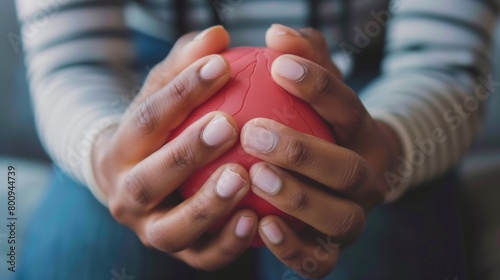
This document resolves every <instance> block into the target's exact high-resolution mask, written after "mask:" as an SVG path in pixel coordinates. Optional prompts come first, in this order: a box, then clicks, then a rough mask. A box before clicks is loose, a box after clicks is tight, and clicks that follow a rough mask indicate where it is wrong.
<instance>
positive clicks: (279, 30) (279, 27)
mask: <svg viewBox="0 0 500 280" xmlns="http://www.w3.org/2000/svg"><path fill="white" fill-rule="evenodd" d="M271 28H273V29H275V31H274V34H275V35H279V36H282V35H287V34H289V35H294V36H302V35H301V34H300V33H299V32H298V31H297V30H295V29H293V28H290V27H288V26H285V25H283V24H278V23H275V24H272V25H271Z"/></svg>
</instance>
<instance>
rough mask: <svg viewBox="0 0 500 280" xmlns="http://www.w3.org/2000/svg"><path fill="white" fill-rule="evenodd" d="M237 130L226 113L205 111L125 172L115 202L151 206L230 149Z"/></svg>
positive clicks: (139, 206) (149, 207)
mask: <svg viewBox="0 0 500 280" xmlns="http://www.w3.org/2000/svg"><path fill="white" fill-rule="evenodd" d="M237 129H238V125H237V123H236V121H235V120H234V119H233V118H232V117H231V116H229V115H228V114H226V113H223V112H213V113H210V114H207V115H206V116H204V117H202V118H201V119H200V120H198V121H196V122H195V123H194V124H192V125H191V126H189V127H188V128H187V129H186V130H185V131H183V132H182V133H181V134H180V135H179V136H177V137H176V138H175V139H173V140H172V141H170V142H169V143H168V144H166V145H165V146H163V147H162V148H161V149H159V150H158V151H156V152H155V153H153V154H152V155H150V156H149V157H148V158H146V159H145V160H143V161H141V162H140V163H139V164H137V165H135V166H134V167H133V168H132V169H131V170H130V171H128V173H127V174H126V175H124V177H123V178H122V179H121V180H122V182H121V184H120V185H121V186H123V187H122V189H120V190H119V193H118V194H117V195H116V199H117V201H118V202H119V203H127V205H129V207H130V206H135V207H136V208H138V209H151V208H152V207H155V206H156V205H157V204H158V203H159V202H160V201H162V200H163V199H164V198H165V197H167V196H168V195H170V194H171V193H172V192H173V191H174V190H175V189H176V188H177V187H178V186H179V185H181V184H182V183H183V182H184V181H185V180H186V179H187V178H188V177H189V176H191V174H192V173H193V172H194V171H196V170H197V169H199V168H200V167H202V166H204V165H205V164H207V163H209V162H211V161H212V160H214V159H216V158H217V157H219V156H220V155H221V154H223V153H224V152H225V151H227V150H228V149H229V148H231V147H232V146H233V145H234V144H235V142H236V141H237ZM199 187H201V186H199ZM110 203H112V201H110Z"/></svg>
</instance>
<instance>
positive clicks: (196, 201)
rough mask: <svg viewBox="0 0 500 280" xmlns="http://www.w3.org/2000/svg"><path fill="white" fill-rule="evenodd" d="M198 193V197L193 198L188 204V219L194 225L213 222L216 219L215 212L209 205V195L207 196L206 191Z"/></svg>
mask: <svg viewBox="0 0 500 280" xmlns="http://www.w3.org/2000/svg"><path fill="white" fill-rule="evenodd" d="M198 193H199V195H195V196H193V200H192V201H191V203H190V204H189V207H188V209H189V210H188V211H189V212H188V215H189V216H188V219H189V220H192V221H193V222H195V223H197V222H200V221H208V222H213V221H215V220H216V219H217V213H216V211H217V210H216V209H215V207H213V205H212V204H211V203H210V200H211V199H212V197H211V195H209V194H208V191H200V192H198ZM198 193H197V194H198Z"/></svg>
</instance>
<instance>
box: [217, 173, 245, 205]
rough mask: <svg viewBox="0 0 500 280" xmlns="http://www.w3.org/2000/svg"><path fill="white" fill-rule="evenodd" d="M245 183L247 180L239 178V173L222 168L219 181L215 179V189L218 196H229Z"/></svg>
mask: <svg viewBox="0 0 500 280" xmlns="http://www.w3.org/2000/svg"><path fill="white" fill-rule="evenodd" d="M246 183H247V182H246V181H245V180H243V178H241V176H240V174H238V173H236V172H234V171H231V170H230V169H224V171H222V174H221V175H220V177H219V181H217V186H216V188H215V190H216V191H217V194H218V195H219V196H220V197H222V198H230V197H233V196H234V195H235V194H236V193H237V192H239V191H240V190H241V189H242V188H243V187H244V186H245V185H246Z"/></svg>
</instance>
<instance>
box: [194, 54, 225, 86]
mask: <svg viewBox="0 0 500 280" xmlns="http://www.w3.org/2000/svg"><path fill="white" fill-rule="evenodd" d="M226 72H227V67H226V63H225V62H224V59H222V57H220V56H219V55H214V56H212V58H210V60H209V61H208V62H207V63H206V64H205V65H204V66H203V67H202V68H201V70H200V76H201V77H202V78H203V79H205V80H213V79H215V78H218V77H220V76H222V75H223V74H224V73H226Z"/></svg>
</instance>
